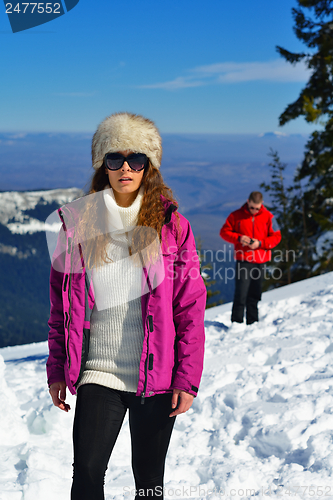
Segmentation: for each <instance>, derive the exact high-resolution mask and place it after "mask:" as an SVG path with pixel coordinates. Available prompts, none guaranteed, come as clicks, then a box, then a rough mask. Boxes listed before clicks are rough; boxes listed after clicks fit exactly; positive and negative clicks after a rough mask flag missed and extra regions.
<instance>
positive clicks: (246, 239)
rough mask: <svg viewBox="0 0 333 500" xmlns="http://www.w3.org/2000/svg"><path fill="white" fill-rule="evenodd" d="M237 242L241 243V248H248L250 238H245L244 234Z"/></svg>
mask: <svg viewBox="0 0 333 500" xmlns="http://www.w3.org/2000/svg"><path fill="white" fill-rule="evenodd" d="M239 241H240V242H241V244H242V245H243V246H248V245H249V244H250V241H251V238H250V237H249V236H245V234H243V235H242V236H241V237H240V238H239Z"/></svg>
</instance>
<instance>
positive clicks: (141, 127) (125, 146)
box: [91, 113, 162, 170]
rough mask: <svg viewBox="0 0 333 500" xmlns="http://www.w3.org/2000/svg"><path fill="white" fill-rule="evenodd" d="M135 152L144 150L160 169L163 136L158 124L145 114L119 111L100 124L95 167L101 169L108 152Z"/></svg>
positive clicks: (95, 142)
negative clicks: (157, 126)
mask: <svg viewBox="0 0 333 500" xmlns="http://www.w3.org/2000/svg"><path fill="white" fill-rule="evenodd" d="M117 151H133V153H144V154H146V155H147V156H148V158H149V160H150V162H151V163H152V165H153V166H154V167H156V168H160V165H161V159H162V139H161V136H160V134H159V131H158V130H157V128H156V126H155V124H154V123H153V122H152V121H150V120H148V119H147V118H144V117H143V116H141V115H134V114H132V113H115V114H113V115H111V116H108V117H107V118H105V120H103V121H102V123H101V124H100V125H99V126H98V128H97V130H96V132H95V134H94V137H93V141H92V146H91V155H92V164H93V168H94V169H95V170H97V169H98V168H99V167H100V166H101V165H102V164H103V160H104V156H105V155H106V153H116V152H117Z"/></svg>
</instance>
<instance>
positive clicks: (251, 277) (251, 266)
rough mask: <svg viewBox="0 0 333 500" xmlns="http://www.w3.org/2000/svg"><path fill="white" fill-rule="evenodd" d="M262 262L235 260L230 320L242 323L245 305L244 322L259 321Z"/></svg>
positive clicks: (262, 273) (262, 275)
mask: <svg viewBox="0 0 333 500" xmlns="http://www.w3.org/2000/svg"><path fill="white" fill-rule="evenodd" d="M264 266H265V265H264V264H257V263H256V262H247V261H236V276H235V296H234V303H233V306H232V313H231V321H233V322H234V321H235V322H237V323H243V318H244V309H245V307H246V323H247V324H248V325H251V324H252V323H254V322H255V321H259V316H258V302H259V300H260V299H261V285H262V280H263V277H264V269H265V268H264Z"/></svg>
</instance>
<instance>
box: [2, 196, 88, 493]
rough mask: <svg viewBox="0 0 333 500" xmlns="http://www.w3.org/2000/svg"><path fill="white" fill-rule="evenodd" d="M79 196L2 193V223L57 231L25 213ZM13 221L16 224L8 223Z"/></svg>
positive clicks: (26, 229) (20, 228) (23, 229)
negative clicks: (42, 205) (37, 206)
mask: <svg viewBox="0 0 333 500" xmlns="http://www.w3.org/2000/svg"><path fill="white" fill-rule="evenodd" d="M79 196H82V191H81V190H80V189H78V188H69V189H51V190H47V191H25V192H20V191H7V192H3V193H0V223H1V224H4V225H6V226H7V227H8V229H10V231H11V232H12V233H18V234H24V233H27V232H29V233H34V232H36V231H45V230H51V231H52V230H56V228H49V227H45V224H44V223H43V222H41V221H39V220H37V219H34V218H32V217H28V216H26V215H25V214H24V211H25V210H32V209H34V208H35V207H36V205H38V204H46V203H52V202H57V203H58V204H59V205H64V204H65V203H69V202H71V201H73V200H74V199H75V198H78V197H79ZM11 219H14V221H15V222H11V223H8V222H9V221H10V220H11ZM0 498H1V497H0Z"/></svg>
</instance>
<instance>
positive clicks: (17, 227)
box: [0, 188, 82, 234]
mask: <svg viewBox="0 0 333 500" xmlns="http://www.w3.org/2000/svg"><path fill="white" fill-rule="evenodd" d="M79 196H82V190H81V189H78V188H68V189H51V190H48V191H25V192H23V191H22V192H20V191H8V192H3V193H0V223H1V224H4V225H6V226H7V227H8V229H10V231H11V232H12V233H19V234H24V233H27V232H29V233H34V232H36V231H45V224H44V221H45V219H46V217H44V219H43V220H42V221H41V220H40V219H36V218H34V217H29V216H27V215H26V214H25V212H26V211H27V210H29V211H31V210H33V209H35V208H36V206H37V205H50V204H52V203H56V204H57V205H59V206H61V205H64V204H65V203H69V202H70V201H72V200H74V199H75V198H78V197H79ZM9 221H10V222H9Z"/></svg>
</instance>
